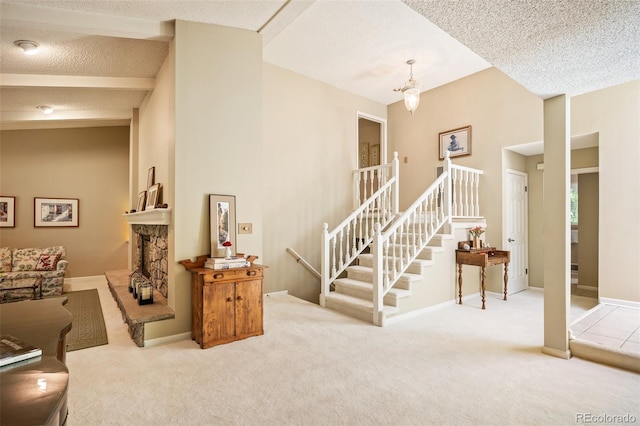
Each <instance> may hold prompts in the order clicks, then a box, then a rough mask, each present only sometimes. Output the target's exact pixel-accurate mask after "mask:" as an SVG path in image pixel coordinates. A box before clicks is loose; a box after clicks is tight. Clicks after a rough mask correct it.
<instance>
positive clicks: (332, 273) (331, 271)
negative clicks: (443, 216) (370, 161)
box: [320, 152, 399, 306]
mask: <svg viewBox="0 0 640 426" xmlns="http://www.w3.org/2000/svg"><path fill="white" fill-rule="evenodd" d="M371 169H375V173H371ZM387 169H388V170H390V172H389V173H387V172H386V171H384V170H387ZM361 170H366V171H364V172H362V173H360V171H357V172H358V173H357V174H358V175H360V176H362V175H365V174H369V173H371V174H370V176H374V175H377V176H383V175H384V176H385V182H384V183H382V182H381V181H379V182H378V184H379V185H380V187H379V188H378V189H377V190H376V191H375V192H373V193H372V194H371V195H370V196H369V197H367V199H366V200H365V201H363V202H361V203H360V205H359V207H358V208H356V209H355V210H354V211H353V213H351V214H350V215H349V216H348V217H347V218H346V219H345V220H343V221H342V223H340V224H339V225H338V226H336V228H335V229H333V230H332V231H331V232H329V225H328V224H326V223H325V224H324V225H323V231H322V251H321V271H320V272H321V275H322V277H321V285H320V305H321V306H326V305H325V295H327V294H329V291H330V286H331V283H332V282H333V281H335V280H336V279H337V278H338V277H339V276H340V274H341V273H342V272H344V270H345V269H347V267H348V266H349V265H351V263H352V262H353V261H354V260H355V259H356V258H357V257H358V255H359V254H360V253H362V251H363V250H364V249H365V248H366V247H367V246H369V244H371V241H372V240H373V234H374V228H375V225H376V224H379V225H380V226H382V227H384V226H386V225H387V224H389V223H391V221H393V219H394V218H395V217H396V215H397V214H398V185H399V181H398V153H397V152H395V153H394V155H393V161H392V163H391V164H389V165H382V166H376V167H368V168H367V169H361ZM357 191H358V193H359V192H360V190H359V189H358V190H357Z"/></svg>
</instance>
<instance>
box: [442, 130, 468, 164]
mask: <svg viewBox="0 0 640 426" xmlns="http://www.w3.org/2000/svg"><path fill="white" fill-rule="evenodd" d="M439 136H440V137H439V146H438V147H439V150H440V151H439V152H440V159H441V160H444V155H445V153H446V152H447V151H449V157H450V158H453V157H462V156H463V155H471V126H466V127H460V128H459V129H453V130H448V131H446V132H442V133H440V134H439Z"/></svg>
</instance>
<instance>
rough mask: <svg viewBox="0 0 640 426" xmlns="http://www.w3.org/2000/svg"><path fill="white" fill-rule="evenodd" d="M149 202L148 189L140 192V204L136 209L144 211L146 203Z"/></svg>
mask: <svg viewBox="0 0 640 426" xmlns="http://www.w3.org/2000/svg"><path fill="white" fill-rule="evenodd" d="M146 202H147V191H142V192H140V193H139V194H138V206H137V207H136V211H139V212H141V211H144V203H146Z"/></svg>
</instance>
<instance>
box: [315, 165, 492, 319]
mask: <svg viewBox="0 0 640 426" xmlns="http://www.w3.org/2000/svg"><path fill="white" fill-rule="evenodd" d="M379 167H380V170H377V171H372V169H375V168H367V169H361V170H359V171H355V172H354V176H355V180H357V182H358V183H355V184H354V197H355V199H356V202H355V204H356V205H358V207H357V208H356V209H355V210H354V212H353V213H352V214H351V215H350V216H349V217H347V218H346V219H345V220H344V221H343V222H342V223H341V224H340V225H339V226H338V227H336V228H335V229H334V230H332V231H331V232H329V230H328V225H327V224H324V238H323V247H322V270H321V280H322V284H321V289H322V290H321V294H320V304H321V305H322V306H324V307H327V308H330V309H334V310H336V311H339V312H342V313H344V314H346V315H349V316H352V317H355V318H359V319H362V320H364V321H368V322H372V323H373V324H375V325H379V326H384V325H385V323H387V322H388V321H390V320H394V319H398V318H400V317H402V316H404V315H406V314H408V313H410V312H411V311H413V310H415V309H420V306H422V305H423V304H424V303H423V302H424V300H423V299H425V288H427V287H426V285H425V280H427V277H426V275H429V273H428V272H427V271H428V270H429V268H430V267H432V266H433V265H435V264H436V262H440V263H442V262H450V260H440V259H439V258H438V253H444V252H445V247H446V245H447V242H448V240H450V241H451V242H452V241H453V234H452V221H453V220H454V219H456V220H459V219H480V218H479V203H478V187H479V177H480V175H481V174H482V171H480V170H476V169H471V168H466V167H461V166H455V165H453V164H451V161H450V159H449V158H448V156H447V158H446V159H445V164H444V170H443V173H442V174H441V175H440V176H439V177H438V178H437V179H436V181H435V182H434V183H433V184H432V185H431V186H429V188H427V190H426V191H425V192H424V193H423V194H422V195H421V196H420V197H418V198H417V199H416V201H415V202H414V203H413V204H412V205H411V206H410V207H409V208H408V209H407V210H406V211H405V212H403V213H399V212H398V209H397V205H398V202H397V200H398V187H399V182H398V175H397V170H398V168H397V167H398V158H397V153H394V160H393V162H392V163H391V164H389V165H384V166H379ZM374 177H375V178H374ZM360 182H367V183H368V188H369V189H368V190H367V189H366V187H365V190H362V186H361V185H359V183H360ZM371 182H374V183H373V184H372V183H371ZM378 188H379V189H378ZM367 193H368V194H371V195H367ZM451 244H452V243H451ZM451 247H452V245H451V246H450V247H448V248H446V250H449V251H450V252H451ZM440 266H446V267H449V266H450V265H440ZM452 268H453V267H452ZM427 291H428V290H427ZM421 299H422V300H421Z"/></svg>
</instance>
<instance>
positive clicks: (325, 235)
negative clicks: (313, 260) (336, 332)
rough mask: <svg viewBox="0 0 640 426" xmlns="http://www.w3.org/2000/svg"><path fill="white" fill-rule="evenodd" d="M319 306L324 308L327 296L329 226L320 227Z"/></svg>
mask: <svg viewBox="0 0 640 426" xmlns="http://www.w3.org/2000/svg"><path fill="white" fill-rule="evenodd" d="M320 267H321V269H320V306H322V307H323V308H324V307H326V306H327V305H326V301H325V296H326V295H328V294H329V285H330V282H329V224H328V223H324V224H323V225H322V253H321V254H320Z"/></svg>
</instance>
